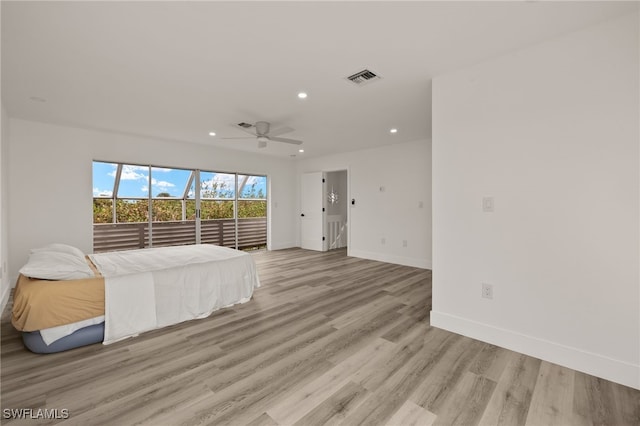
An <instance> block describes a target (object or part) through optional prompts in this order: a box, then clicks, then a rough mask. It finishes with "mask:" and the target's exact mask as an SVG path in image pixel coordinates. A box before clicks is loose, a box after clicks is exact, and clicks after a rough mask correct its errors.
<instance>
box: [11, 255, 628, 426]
mask: <svg viewBox="0 0 640 426" xmlns="http://www.w3.org/2000/svg"><path fill="white" fill-rule="evenodd" d="M253 256H254V258H255V260H256V263H257V265H258V271H259V274H260V279H261V282H262V287H261V288H260V289H258V290H256V292H255V295H254V298H253V300H251V301H250V302H248V303H246V304H243V305H239V306H234V307H231V308H227V309H224V310H221V311H219V312H216V313H214V314H213V315H212V316H211V317H209V318H206V319H203V320H197V321H191V322H187V323H183V324H179V325H176V326H172V327H168V328H165V329H162V330H156V331H153V332H150V333H146V334H144V335H142V336H139V337H137V338H134V339H129V340H126V341H123V342H119V343H116V344H113V345H109V346H103V345H100V344H97V345H92V346H87V347H83V348H78V349H74V350H72V351H67V352H63V353H58V354H50V355H36V354H33V353H30V352H29V351H27V350H26V349H24V347H23V345H22V342H21V339H20V335H19V333H18V332H17V331H16V330H14V329H13V327H12V326H11V323H10V321H9V308H10V304H9V306H8V307H7V309H5V312H4V313H3V315H2V321H1V333H2V336H1V350H0V356H1V358H0V362H1V366H0V373H1V377H0V378H1V383H0V386H1V390H0V396H1V404H0V405H1V408H2V409H3V410H4V409H12V408H13V409H15V408H32V409H34V410H37V409H39V408H47V409H58V410H62V409H66V410H68V412H69V418H67V419H57V420H37V421H34V420H30V421H21V420H12V419H2V420H1V421H2V423H3V424H54V423H59V424H69V425H98V424H99V425H103V424H107V425H108V424H112V425H129V424H150V425H174V424H176V425H177V424H184V425H200V424H215V425H224V424H232V425H324V424H327V425H336V424H346V425H357V424H366V425H385V424H389V425H425V426H428V425H454V424H457V425H476V424H482V425H510V426H511V425H549V424H559V425H572V426H576V425H640V391H637V390H634V389H631V388H628V387H625V386H621V385H617V384H615V383H611V382H608V381H606V380H603V379H599V378H596V377H593V376H589V375H587V374H584V373H580V372H577V371H574V370H571V369H568V368H564V367H560V366H558V365H554V364H551V363H548V362H544V361H541V360H539V359H535V358H531V357H528V356H525V355H522V354H518V353H515V352H511V351H508V350H506V349H502V348H498V347H496V346H493V345H489V344H486V343H483V342H479V341H477V340H473V339H470V338H466V337H463V336H460V335H457V334H453V333H449V332H447V331H443V330H440V329H437V328H433V327H431V326H430V324H429V311H430V309H431V272H430V271H428V270H422V269H416V268H410V267H405V266H399V265H392V264H386V263H381V262H375V261H370V260H363V259H356V258H350V257H347V256H346V252H345V250H336V251H331V252H327V253H318V252H312V251H306V250H301V249H289V250H281V251H273V252H257V253H254V254H253ZM35 412H36V411H34V413H35ZM3 417H4V411H3Z"/></svg>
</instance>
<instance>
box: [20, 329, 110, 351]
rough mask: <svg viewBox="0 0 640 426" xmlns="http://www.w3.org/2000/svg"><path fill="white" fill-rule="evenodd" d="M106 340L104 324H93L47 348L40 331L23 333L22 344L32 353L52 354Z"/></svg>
mask: <svg viewBox="0 0 640 426" xmlns="http://www.w3.org/2000/svg"><path fill="white" fill-rule="evenodd" d="M103 340H104V322H101V323H100V324H93V325H90V326H87V327H83V328H81V329H79V330H76V331H74V332H73V333H71V334H70V335H68V336H65V337H63V338H61V339H58V340H56V341H55V342H53V343H51V344H50V345H48V346H47V344H46V343H45V342H44V340H42V336H41V335H40V332H39V331H30V332H22V342H23V343H24V345H25V346H26V347H27V349H29V350H30V351H31V352H34V353H37V354H50V353H55V352H62V351H68V350H69V349H74V348H79V347H80V346H86V345H92V344H94V343H100V342H102V341H103Z"/></svg>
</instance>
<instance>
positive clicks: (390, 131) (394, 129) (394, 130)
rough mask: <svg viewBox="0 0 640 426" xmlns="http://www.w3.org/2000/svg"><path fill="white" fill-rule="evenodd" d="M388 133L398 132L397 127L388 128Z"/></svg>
mask: <svg viewBox="0 0 640 426" xmlns="http://www.w3.org/2000/svg"><path fill="white" fill-rule="evenodd" d="M389 133H398V129H396V128H393V129H391V130H389Z"/></svg>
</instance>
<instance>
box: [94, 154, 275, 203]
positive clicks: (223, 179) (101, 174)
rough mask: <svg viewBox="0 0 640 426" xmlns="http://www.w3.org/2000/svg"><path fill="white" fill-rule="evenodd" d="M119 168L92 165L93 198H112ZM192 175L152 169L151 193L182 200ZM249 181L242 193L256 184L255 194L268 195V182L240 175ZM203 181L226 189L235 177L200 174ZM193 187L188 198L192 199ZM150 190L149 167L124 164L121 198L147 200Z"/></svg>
mask: <svg viewBox="0 0 640 426" xmlns="http://www.w3.org/2000/svg"><path fill="white" fill-rule="evenodd" d="M116 170H117V165H116V164H114V163H101V162H97V161H94V162H93V196H94V197H98V196H103V197H111V196H112V194H113V184H114V182H115V174H116ZM190 174H191V170H183V169H168V168H161V167H152V168H151V194H152V196H157V195H158V194H159V193H161V192H165V193H169V194H170V195H171V196H172V197H182V195H183V193H184V189H185V186H186V184H187V181H188V179H189V176H190ZM243 179H246V184H245V186H244V191H243V193H242V194H240V197H242V196H243V195H244V196H246V195H247V194H248V191H250V189H251V186H252V185H253V184H255V189H256V191H258V190H260V189H262V192H263V193H264V194H266V193H267V179H266V177H264V176H246V175H238V180H239V182H242V180H243ZM200 180H201V181H202V182H205V183H208V184H209V185H210V184H211V183H217V184H218V186H220V185H222V184H224V185H225V188H228V189H233V188H234V186H235V175H233V174H227V173H216V172H204V171H201V172H200ZM193 190H194V186H193V185H192V186H191V188H190V191H189V195H190V196H193V195H192V194H193ZM148 191H149V168H148V167H146V166H134V165H123V166H122V175H121V177H120V186H119V189H118V197H134V198H146V197H147V194H148Z"/></svg>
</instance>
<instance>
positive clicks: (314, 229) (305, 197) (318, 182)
mask: <svg viewBox="0 0 640 426" xmlns="http://www.w3.org/2000/svg"><path fill="white" fill-rule="evenodd" d="M323 180H324V173H322V172H315V173H304V174H303V175H302V184H301V190H302V194H301V197H300V201H301V206H302V210H301V212H300V223H301V230H300V240H301V241H300V242H301V246H302V248H303V249H307V250H317V251H324V242H323V241H322V236H323V231H324V229H323V228H324V217H323V212H322V207H323V201H324V196H323V194H324V184H323Z"/></svg>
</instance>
